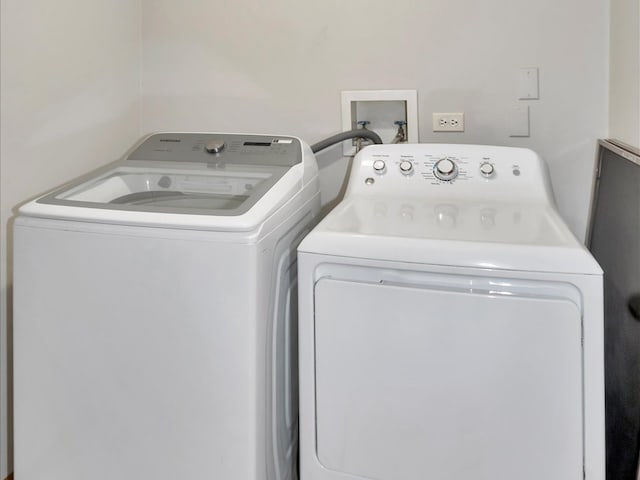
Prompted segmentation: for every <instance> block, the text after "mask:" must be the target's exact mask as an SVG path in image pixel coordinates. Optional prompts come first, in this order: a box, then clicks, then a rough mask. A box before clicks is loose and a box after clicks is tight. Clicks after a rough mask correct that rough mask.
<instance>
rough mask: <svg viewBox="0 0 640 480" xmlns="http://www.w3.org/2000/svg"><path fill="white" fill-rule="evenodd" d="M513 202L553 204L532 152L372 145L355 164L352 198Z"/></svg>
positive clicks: (543, 167) (541, 168)
mask: <svg viewBox="0 0 640 480" xmlns="http://www.w3.org/2000/svg"><path fill="white" fill-rule="evenodd" d="M370 193H371V194H375V195H376V196H381V195H382V196H385V195H388V196H396V195H402V196H406V195H413V194H415V195H419V196H429V195H430V194H434V195H437V196H438V197H442V196H443V195H446V196H451V197H456V198H457V197H464V198H466V199H471V198H473V197H476V196H477V197H478V198H482V199H484V200H486V199H499V198H506V197H508V198H511V199H514V198H515V199H518V200H527V199H529V200H532V201H542V202H550V203H553V193H552V190H551V185H550V182H549V177H548V173H547V168H546V164H545V163H544V161H543V160H542V159H541V158H540V157H539V156H538V155H537V154H536V153H535V152H533V151H532V150H529V149H525V148H514V147H496V146H486V145H453V144H451V145H448V144H413V145H412V144H408V145H406V144H404V145H399V144H397V145H371V146H368V147H366V148H365V149H363V150H362V151H361V152H360V153H359V154H358V155H357V156H356V157H355V159H354V165H353V169H352V173H351V178H350V181H349V188H348V190H347V195H367V194H370Z"/></svg>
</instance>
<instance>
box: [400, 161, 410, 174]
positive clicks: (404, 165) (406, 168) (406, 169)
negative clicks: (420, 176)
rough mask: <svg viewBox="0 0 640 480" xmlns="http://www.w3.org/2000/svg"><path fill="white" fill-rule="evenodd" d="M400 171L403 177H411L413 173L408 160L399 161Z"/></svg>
mask: <svg viewBox="0 0 640 480" xmlns="http://www.w3.org/2000/svg"><path fill="white" fill-rule="evenodd" d="M400 171H401V172H402V174H403V175H411V174H412V173H413V163H411V162H410V161H409V160H403V161H401V162H400Z"/></svg>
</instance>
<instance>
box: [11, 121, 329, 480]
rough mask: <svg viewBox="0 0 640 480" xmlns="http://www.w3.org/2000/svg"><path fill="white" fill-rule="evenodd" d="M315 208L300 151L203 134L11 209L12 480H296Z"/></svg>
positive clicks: (310, 175)
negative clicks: (300, 283) (305, 257)
mask: <svg viewBox="0 0 640 480" xmlns="http://www.w3.org/2000/svg"><path fill="white" fill-rule="evenodd" d="M319 207H320V201H319V188H318V177H317V166H316V162H315V159H314V157H313V154H312V153H311V150H310V149H309V147H308V146H307V145H306V144H304V143H303V142H302V141H300V140H299V139H297V138H294V137H289V136H277V135H274V136H267V135H241V134H210V133H162V134H155V135H151V136H149V137H147V138H145V139H143V140H142V141H141V142H140V143H139V144H137V145H136V146H135V147H134V148H132V150H131V151H130V153H129V154H128V155H126V156H125V158H124V159H123V160H121V161H119V162H116V163H115V164H111V165H109V166H107V167H105V168H103V169H102V170H100V171H98V172H93V173H91V174H89V175H88V176H86V177H85V178H83V179H81V180H79V181H76V182H74V183H72V184H70V185H68V186H65V187H64V188H62V189H60V190H57V191H55V192H53V193H51V194H49V195H46V196H44V197H42V198H40V199H37V200H35V201H33V202H30V203H27V204H26V205H24V206H22V207H21V208H20V210H19V215H18V217H17V218H16V220H15V227H14V231H15V236H14V252H15V256H14V354H15V357H14V382H15V383H14V399H15V400H14V410H15V427H14V428H15V462H14V463H15V476H16V478H19V479H21V480H67V479H74V480H89V479H90V480H107V479H109V480H112V479H116V478H118V479H130V480H143V479H158V480H159V479H167V480H169V479H171V480H174V479H194V480H195V479H198V480H204V479H234V480H267V479H270V480H285V479H294V478H296V477H297V474H296V468H295V463H296V455H297V437H298V426H297V415H298V412H297V398H298V395H297V344H296V338H297V316H296V311H297V302H296V295H295V288H296V258H295V248H296V246H297V245H298V243H299V241H300V240H301V239H302V237H303V236H304V235H305V234H306V233H307V232H308V231H309V229H310V224H311V222H312V221H313V218H314V216H315V215H316V214H317V213H318V211H319Z"/></svg>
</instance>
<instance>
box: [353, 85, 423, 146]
mask: <svg viewBox="0 0 640 480" xmlns="http://www.w3.org/2000/svg"><path fill="white" fill-rule="evenodd" d="M359 122H368V123H367V124H366V128H367V129H369V130H373V131H374V132H375V133H377V134H378V135H380V137H381V138H382V141H383V142H384V143H391V142H392V141H393V139H394V138H395V137H396V134H397V133H398V124H397V123H396V122H406V124H405V125H404V126H403V128H404V131H405V135H406V142H407V143H418V92H417V91H416V90H345V91H343V92H342V130H343V131H347V130H352V129H354V128H362V127H361V125H362V123H360V124H359ZM343 153H344V155H345V156H353V155H355V153H356V148H355V141H351V140H348V141H345V142H343Z"/></svg>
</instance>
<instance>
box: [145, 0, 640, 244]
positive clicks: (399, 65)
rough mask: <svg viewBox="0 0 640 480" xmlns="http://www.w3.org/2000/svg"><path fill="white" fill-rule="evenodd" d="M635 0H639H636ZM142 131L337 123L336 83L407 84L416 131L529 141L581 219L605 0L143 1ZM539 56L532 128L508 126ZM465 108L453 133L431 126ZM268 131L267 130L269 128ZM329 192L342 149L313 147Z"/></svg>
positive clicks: (603, 56)
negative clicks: (520, 80) (413, 97)
mask: <svg viewBox="0 0 640 480" xmlns="http://www.w3.org/2000/svg"><path fill="white" fill-rule="evenodd" d="M636 1H637V0H636ZM142 4H143V11H144V15H143V23H142V27H143V28H142V40H143V63H142V105H141V108H142V122H141V125H142V130H143V131H152V130H165V129H194V130H218V131H255V132H269V131H272V132H273V131H275V132H278V133H292V134H297V135H299V136H301V137H303V138H304V139H306V140H307V141H308V142H309V143H312V142H314V141H317V140H320V139H321V138H324V137H326V136H328V135H329V134H330V133H335V132H337V131H339V130H340V122H341V120H340V91H341V90H351V89H394V88H396V89H397V88H403V89H404V88H409V89H417V90H418V96H419V117H420V118H419V122H420V140H421V141H422V142H428V141H438V142H458V143H463V142H469V143H470V142H477V143H491V144H503V145H518V146H528V147H531V148H533V149H535V150H537V151H538V152H539V153H540V154H541V155H543V156H544V157H545V158H546V159H547V160H548V161H549V163H550V164H551V172H552V174H553V175H554V182H553V183H554V187H555V191H556V197H557V201H558V203H559V207H560V210H561V211H562V213H563V214H564V216H565V217H566V219H567V220H568V222H569V224H570V226H571V228H572V229H573V231H574V232H575V233H576V234H577V235H578V236H579V237H582V236H583V233H584V230H585V223H586V213H587V207H588V196H589V189H590V181H591V175H592V174H591V168H592V163H593V160H594V156H595V145H596V139H597V138H598V137H602V136H605V135H606V132H607V70H608V66H607V61H608V48H607V45H608V38H607V35H608V28H607V27H608V2H607V0H562V1H558V0H535V1H532V0H511V1H509V2H505V1H504V0H486V1H483V2H477V1H472V0H466V1H465V0H454V1H450V2H442V1H439V0H405V1H402V2H386V1H381V0H367V1H365V0H351V1H349V2H344V1H340V0H323V1H317V2H309V1H300V0H271V1H269V2H265V1H263V0H236V1H235V2H221V1H204V0H203V1H199V0H192V1H189V2H184V1H179V0H142ZM529 66H536V67H539V69H540V100H537V101H529V102H528V104H529V105H530V106H531V137H530V138H522V139H517V138H510V137H509V136H508V135H509V124H508V123H509V122H508V117H509V111H510V108H511V107H512V106H514V105H516V104H517V103H523V102H518V101H517V100H516V94H515V87H516V81H515V74H516V70H517V69H518V68H519V67H529ZM457 111H464V112H465V115H466V117H465V122H466V132H465V133H464V134H452V133H448V134H447V133H445V134H442V133H440V134H434V133H432V132H431V128H430V126H431V113H432V112H457ZM275 132H274V133H275ZM320 162H321V166H322V167H325V168H324V169H323V180H324V182H323V187H324V189H325V191H326V192H328V194H329V195H328V196H335V193H336V192H337V189H338V186H339V184H340V182H341V181H342V177H343V176H344V171H345V166H346V162H345V161H344V160H343V159H342V158H341V156H340V153H339V149H334V150H331V151H328V152H326V153H325V154H323V155H321V156H320Z"/></svg>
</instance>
